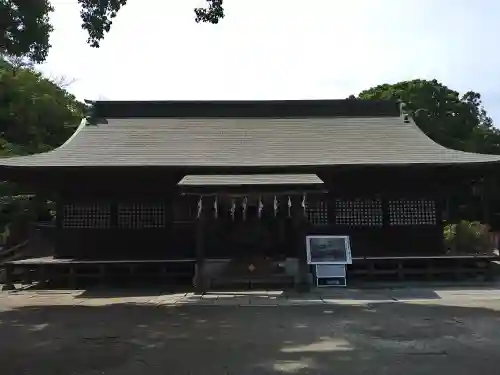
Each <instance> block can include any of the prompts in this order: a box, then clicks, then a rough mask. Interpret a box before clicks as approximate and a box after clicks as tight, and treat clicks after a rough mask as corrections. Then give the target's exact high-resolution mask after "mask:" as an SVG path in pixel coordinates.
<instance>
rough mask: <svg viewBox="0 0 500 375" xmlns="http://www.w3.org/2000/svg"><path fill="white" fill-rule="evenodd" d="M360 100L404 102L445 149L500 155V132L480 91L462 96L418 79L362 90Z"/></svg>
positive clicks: (438, 85) (423, 129)
mask: <svg viewBox="0 0 500 375" xmlns="http://www.w3.org/2000/svg"><path fill="white" fill-rule="evenodd" d="M350 98H352V96H351V97H350ZM358 98H360V99H390V100H400V101H402V102H404V103H405V104H406V110H407V111H408V112H409V113H410V115H412V117H413V118H414V120H415V123H416V124H417V125H418V126H419V127H420V129H422V131H424V132H425V133H426V134H427V135H428V136H429V137H430V138H432V139H433V140H434V141H436V142H437V143H439V144H441V145H443V146H445V147H449V148H453V149H456V150H463V151H471V152H480V153H493V154H500V131H499V130H498V129H496V128H495V127H494V126H493V122H492V120H491V118H490V117H489V116H488V115H487V113H486V110H485V109H484V107H483V105H482V102H481V95H480V94H478V93H476V92H473V91H469V92H467V93H465V94H463V95H460V94H459V93H458V92H457V91H454V90H452V89H450V88H448V87H447V86H445V85H443V84H442V83H440V82H438V81H437V80H432V81H427V80H421V79H416V80H412V81H404V82H399V83H395V84H383V85H379V86H376V87H373V88H370V89H368V90H365V91H362V92H361V93H360V94H359V95H358Z"/></svg>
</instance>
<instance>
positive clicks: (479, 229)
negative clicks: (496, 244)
mask: <svg viewBox="0 0 500 375" xmlns="http://www.w3.org/2000/svg"><path fill="white" fill-rule="evenodd" d="M489 229H490V228H489V227H488V226H487V225H484V224H481V223H480V222H478V221H465V220H463V221H461V222H459V223H457V224H448V225H446V226H445V229H444V241H445V246H446V248H447V250H448V253H449V254H470V255H492V254H493V247H492V244H491V242H490V239H489V236H488V233H489Z"/></svg>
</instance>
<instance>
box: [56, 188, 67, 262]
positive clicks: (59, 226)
mask: <svg viewBox="0 0 500 375" xmlns="http://www.w3.org/2000/svg"><path fill="white" fill-rule="evenodd" d="M63 221H64V203H63V197H62V194H61V193H59V194H58V195H57V197H56V225H55V233H54V234H55V236H54V256H55V257H57V256H59V255H61V253H63V252H64V251H66V249H63V241H62V239H63V238H62V237H63V230H64V228H63Z"/></svg>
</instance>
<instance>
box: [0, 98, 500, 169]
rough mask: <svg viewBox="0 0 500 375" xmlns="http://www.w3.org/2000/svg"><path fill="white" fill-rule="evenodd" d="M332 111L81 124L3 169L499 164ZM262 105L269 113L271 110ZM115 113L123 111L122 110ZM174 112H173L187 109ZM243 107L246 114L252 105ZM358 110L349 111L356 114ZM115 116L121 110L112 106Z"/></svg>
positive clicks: (412, 130) (400, 124)
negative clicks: (53, 145)
mask: <svg viewBox="0 0 500 375" xmlns="http://www.w3.org/2000/svg"><path fill="white" fill-rule="evenodd" d="M347 102H349V101H346V103H347ZM155 103H156V102H155ZM315 103H316V102H315ZM332 103H333V102H332ZM122 104H123V103H122ZM156 104H157V103H156ZM285 104H286V106H284V105H285ZM285 104H283V106H284V107H283V111H284V110H285V109H286V110H288V109H289V108H292V107H293V106H291V104H290V103H289V102H286V103H285ZM320 104H321V103H320ZM193 105H194V104H193ZM273 105H275V104H273ZM297 105H298V104H297ZM332 105H333V104H332ZM335 105H336V106H337V107H338V108H337V107H335V108H334V109H335V111H336V112H335V111H334V112H332V113H333V115H331V116H326V115H325V114H326V112H325V108H327V107H328V106H327V105H324V104H321V105H319V104H318V107H317V108H316V107H315V108H316V109H314V108H313V109H314V110H315V111H316V112H315V114H314V115H311V116H310V117H301V116H299V113H297V114H296V116H295V117H253V116H250V115H248V116H246V117H245V116H242V117H217V116H215V115H214V116H213V117H206V118H198V117H196V116H194V115H193V116H192V117H182V116H181V117H171V116H166V117H154V116H153V117H148V116H145V117H134V118H107V119H106V120H105V121H103V122H105V123H99V124H97V125H91V124H85V121H84V122H82V125H80V127H79V128H78V130H77V131H76V133H75V134H74V135H73V136H72V137H71V138H70V139H69V140H68V141H67V142H66V143H65V144H64V145H63V146H61V147H59V148H57V149H55V150H53V151H50V152H46V153H42V154H37V155H31V156H22V157H12V158H4V159H0V167H1V166H4V167H106V166H109V167H113V166H116V167H129V166H166V167H179V168H183V169H184V170H186V171H188V172H189V169H190V168H201V169H203V168H210V167H225V168H234V167H248V168H249V169H251V168H259V167H269V168H275V169H278V170H279V168H282V167H283V168H286V167H298V166H300V167H316V166H341V165H416V164H464V163H486V162H498V161H500V156H497V155H482V154H475V153H467V152H462V151H455V150H450V149H447V148H445V147H442V146H440V145H438V144H437V143H435V142H433V141H432V140H431V139H430V138H428V137H427V136H426V135H425V134H424V133H423V132H422V131H421V130H420V129H419V128H418V127H417V126H416V125H415V123H414V122H413V121H411V120H409V121H407V122H405V121H404V120H403V118H402V117H401V116H397V115H391V113H392V112H391V111H389V109H390V108H389V109H388V108H385V107H383V106H382V107H383V108H382V107H381V108H382V109H384V111H385V112H384V111H382V110H380V114H379V115H377V116H375V115H370V116H368V115H367V114H369V113H376V111H375V110H379V109H380V108H378V107H377V108H375V107H373V106H371V107H370V106H367V107H366V108H364V109H363V111H364V112H363V115H359V116H343V115H342V111H340V110H341V109H342V108H344V107H342V106H341V105H340V104H339V102H338V101H337V102H335ZM349 105H351V106H352V105H353V104H349ZM356 105H360V104H356ZM300 106H301V107H300V108H302V109H301V110H304V111H305V110H307V108H308V107H307V106H306V105H305V104H304V103H302V104H300ZM264 107H265V108H267V109H269V108H271V107H272V105H268V106H267V107H266V106H264ZM264 107H262V108H264ZM372 107H373V108H372ZM110 108H111V107H107V108H105V109H106V110H107V111H108V112H109V113H108V114H111V112H113V111H112V110H111V109H112V108H111V109H110ZM120 108H122V109H120V110H123V105H122V107H120ZM155 108H156V107H155ZM179 108H180V109H179ZM179 108H177V109H175V110H176V111H181V110H182V111H184V112H186V111H187V109H186V108H184V107H179ZM197 108H201V109H203V111H205V112H206V114H208V113H209V110H210V108H211V107H210V105H208V104H207V105H205V104H204V105H203V106H201V104H200V105H199V107H197ZM235 108H236V107H235ZM235 108H233V109H234V110H235V111H236V109H238V108H236V109H235ZM242 108H243V107H242ZM244 108H245V110H247V112H248V110H249V109H248V108H250V109H251V108H252V107H251V106H250V107H244ZM259 108H260V107H259ZM287 108H288V109H287ZM367 108H368V109H367ZM188 109H189V108H188ZM201 109H200V110H201ZM267 109H266V110H267ZM344 109H345V108H344ZM355 109H356V108H354V109H352V110H351V109H350V110H351V112H352V113H355ZM150 110H151V109H150ZM219 110H222V109H221V108H219ZM114 111H115V112H119V111H118V110H117V109H116V108H115V109H114ZM182 111H181V112H182ZM203 111H201V112H199V113H205V112H203ZM370 111H371V112H370ZM181 112H179V113H181ZM184 112H182V114H183V116H185V115H186V113H184ZM150 113H153V112H150ZM199 113H198V115H199ZM304 113H305V112H304ZM311 113H312V112H311ZM389 115H390V116H389ZM195 173H198V172H195ZM256 173H259V172H257V171H256ZM188 174H189V173H188Z"/></svg>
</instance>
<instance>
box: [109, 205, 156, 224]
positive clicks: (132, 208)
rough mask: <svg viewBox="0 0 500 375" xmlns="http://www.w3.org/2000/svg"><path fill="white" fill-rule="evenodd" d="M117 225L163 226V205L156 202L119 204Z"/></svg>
mask: <svg viewBox="0 0 500 375" xmlns="http://www.w3.org/2000/svg"><path fill="white" fill-rule="evenodd" d="M118 226H119V227H121V228H131V229H146V228H164V227H165V205H164V204H157V203H124V204H119V205H118Z"/></svg>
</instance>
